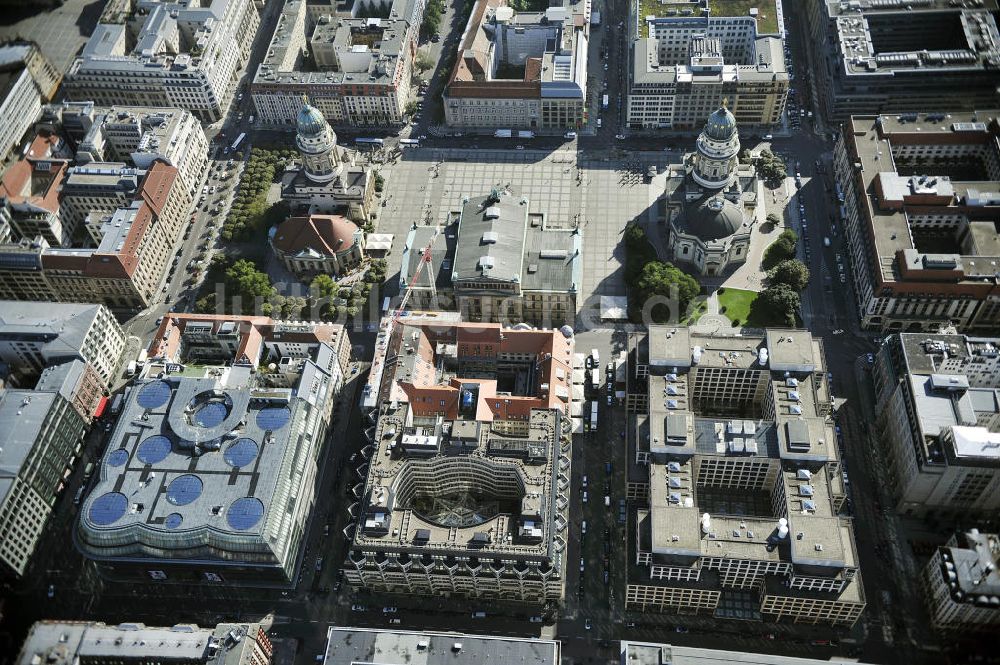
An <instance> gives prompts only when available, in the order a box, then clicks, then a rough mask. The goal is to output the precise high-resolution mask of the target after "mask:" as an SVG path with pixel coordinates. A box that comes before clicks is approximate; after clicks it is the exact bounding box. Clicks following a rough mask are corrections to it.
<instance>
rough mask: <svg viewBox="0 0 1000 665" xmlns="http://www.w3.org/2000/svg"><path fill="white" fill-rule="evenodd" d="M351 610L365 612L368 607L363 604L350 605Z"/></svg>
mask: <svg viewBox="0 0 1000 665" xmlns="http://www.w3.org/2000/svg"><path fill="white" fill-rule="evenodd" d="M351 611H352V612H367V611H368V608H366V607H365V606H364V605H351Z"/></svg>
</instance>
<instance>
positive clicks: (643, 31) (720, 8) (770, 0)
mask: <svg viewBox="0 0 1000 665" xmlns="http://www.w3.org/2000/svg"><path fill="white" fill-rule="evenodd" d="M708 7H709V13H710V15H711V16H749V15H750V10H751V9H753V8H756V9H757V34H759V35H761V34H764V35H769V34H774V33H777V32H778V7H777V3H776V2H775V0H708ZM688 8H690V9H694V10H695V11H694V13H693V14H689V16H700V15H701V11H700V10H699V9H698V5H696V4H691V5H686V4H685V5H678V4H671V3H668V4H661V3H660V1H659V0H639V35H640V36H641V37H648V36H649V34H648V29H647V26H646V17H647V16H657V17H667V16H683V15H682V14H681V12H680V10H681V9H688ZM670 11H673V12H674V13H673V14H671V13H669V12H670Z"/></svg>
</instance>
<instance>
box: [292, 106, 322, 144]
mask: <svg viewBox="0 0 1000 665" xmlns="http://www.w3.org/2000/svg"><path fill="white" fill-rule="evenodd" d="M295 128H296V130H297V131H298V133H299V134H301V135H302V136H319V135H320V134H322V133H323V131H324V130H325V129H326V118H324V117H323V114H322V113H320V112H319V109H318V108H316V107H315V106H310V105H309V104H304V105H303V106H302V110H301V111H299V117H298V119H297V120H296V121H295Z"/></svg>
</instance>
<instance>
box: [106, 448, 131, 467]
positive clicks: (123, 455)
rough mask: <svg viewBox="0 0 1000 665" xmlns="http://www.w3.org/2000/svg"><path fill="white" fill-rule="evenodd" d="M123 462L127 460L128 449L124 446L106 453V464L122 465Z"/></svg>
mask: <svg viewBox="0 0 1000 665" xmlns="http://www.w3.org/2000/svg"><path fill="white" fill-rule="evenodd" d="M125 462H128V451H127V450H125V449H124V448H119V449H118V450H115V451H113V452H112V453H111V454H110V455H108V466H123V465H124V464H125Z"/></svg>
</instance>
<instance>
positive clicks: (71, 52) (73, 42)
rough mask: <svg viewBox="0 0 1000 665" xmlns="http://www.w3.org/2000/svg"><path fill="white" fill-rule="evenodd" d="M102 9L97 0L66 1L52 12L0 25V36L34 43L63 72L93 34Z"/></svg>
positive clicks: (99, 0) (102, 5)
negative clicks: (19, 38)
mask: <svg viewBox="0 0 1000 665" xmlns="http://www.w3.org/2000/svg"><path fill="white" fill-rule="evenodd" d="M25 4H27V2H26V3H25ZM103 7H104V3H103V2H101V0H66V2H65V3H63V4H62V6H60V7H57V8H55V9H50V10H48V11H42V12H39V13H37V14H35V15H34V16H29V17H26V18H24V19H22V20H20V21H18V22H17V23H12V24H10V25H4V26H0V37H2V38H3V39H10V38H13V37H21V38H24V39H31V40H33V41H35V42H36V43H37V44H38V45H39V47H40V48H41V49H42V53H43V54H45V57H46V58H48V59H49V61H50V62H51V63H52V64H53V66H55V68H56V69H58V70H59V71H60V72H65V71H66V70H67V69H69V66H70V65H71V64H73V59H74V58H75V57H76V55H77V53H79V52H80V50H81V49H82V48H83V45H84V44H85V43H86V41H87V39H88V38H89V37H90V35H91V34H92V33H93V32H94V27H95V26H96V25H97V19H98V17H99V16H100V15H101V10H102V9H103Z"/></svg>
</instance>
